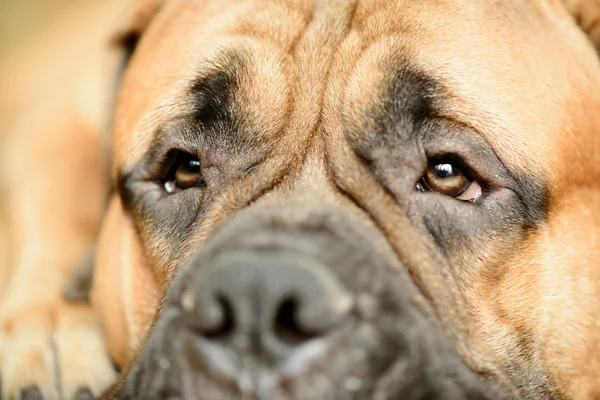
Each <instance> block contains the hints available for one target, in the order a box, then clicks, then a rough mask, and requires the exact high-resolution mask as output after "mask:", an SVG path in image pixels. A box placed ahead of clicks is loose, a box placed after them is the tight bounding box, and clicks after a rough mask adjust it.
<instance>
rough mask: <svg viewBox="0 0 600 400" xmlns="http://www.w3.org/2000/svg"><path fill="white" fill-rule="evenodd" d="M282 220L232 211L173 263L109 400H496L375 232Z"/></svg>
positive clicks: (299, 217)
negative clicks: (142, 338)
mask: <svg viewBox="0 0 600 400" xmlns="http://www.w3.org/2000/svg"><path fill="white" fill-rule="evenodd" d="M306 209H307V208H306V207H303V210H306ZM288 211H289V212H288ZM288 211H278V212H277V213H274V212H263V213H258V212H251V211H248V212H246V211H244V212H241V213H240V215H237V216H235V217H232V218H231V221H229V222H228V223H226V224H225V225H224V227H223V228H221V229H219V231H218V232H217V233H216V234H215V235H214V236H213V238H211V240H209V242H208V243H207V244H205V245H204V246H202V248H201V249H200V250H199V251H198V253H197V254H196V256H194V257H193V258H192V260H191V261H190V262H188V263H187V264H186V265H185V266H184V267H182V269H181V270H180V272H179V274H178V276H177V277H176V278H175V280H174V281H173V282H172V284H171V286H170V288H169V292H168V295H167V297H166V300H165V302H164V304H163V307H162V312H161V314H160V316H159V317H158V319H157V322H156V324H155V327H154V329H153V332H152V333H151V335H150V337H149V339H148V341H147V343H146V345H145V347H144V351H143V352H142V354H141V356H140V357H139V359H138V362H137V363H136V365H135V366H134V368H133V370H132V371H130V373H129V374H128V376H127V379H126V380H125V383H124V385H123V387H122V389H121V390H120V393H119V395H118V398H120V399H171V400H176V399H181V400H188V399H189V400H192V399H194V400H196V399H202V400H204V399H206V400H219V399H272V400H278V399H315V400H316V399H319V400H325V399H336V400H337V399H382V400H383V399H400V398H402V399H432V398H436V399H458V398H465V399H470V398H478V399H483V398H497V397H496V394H495V392H494V391H492V390H491V388H489V387H487V384H483V383H482V382H481V380H480V379H479V378H478V377H477V376H475V374H473V373H472V372H470V371H469V370H468V369H467V368H466V367H465V366H464V364H463V363H462V362H461V361H460V359H459V357H458V356H457V354H456V353H455V351H454V349H453V348H452V346H451V345H450V344H449V341H448V340H447V338H446V337H445V336H444V335H443V334H442V333H441V332H442V329H441V328H440V326H439V325H438V323H437V322H436V320H435V318H432V317H431V316H429V317H428V316H426V313H423V312H422V310H418V309H417V307H416V306H415V304H413V301H412V300H411V299H413V298H414V295H415V293H417V292H416V288H415V287H414V285H413V284H412V282H411V280H410V279H409V277H408V273H407V272H406V270H405V269H404V268H402V266H401V265H400V263H399V262H398V261H397V259H396V261H395V263H396V265H391V263H393V262H394V261H392V260H394V256H393V252H391V250H389V249H388V250H389V253H390V254H387V256H386V255H385V254H382V251H383V252H384V253H385V251H386V249H384V248H383V246H381V242H380V243H379V244H378V245H375V240H374V239H373V238H374V237H377V235H379V237H381V234H380V233H378V232H377V231H376V230H375V229H374V228H371V227H369V226H366V225H365V224H364V223H361V222H360V221H357V220H355V219H354V218H353V217H352V216H350V215H346V214H345V213H343V212H341V211H338V210H329V209H323V207H315V208H313V209H311V210H310V211H304V212H303V213H300V212H299V211H298V210H297V209H291V210H288Z"/></svg>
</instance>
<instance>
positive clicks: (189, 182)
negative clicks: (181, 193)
mask: <svg viewBox="0 0 600 400" xmlns="http://www.w3.org/2000/svg"><path fill="white" fill-rule="evenodd" d="M199 186H204V177H203V176H202V171H201V170H200V160H199V159H198V157H196V156H193V155H191V154H189V153H183V152H181V153H179V154H177V155H176V157H175V161H174V162H173V164H172V166H171V169H170V170H169V173H168V175H167V179H166V181H165V190H166V191H167V192H168V193H174V192H176V191H178V190H183V189H189V188H192V187H199Z"/></svg>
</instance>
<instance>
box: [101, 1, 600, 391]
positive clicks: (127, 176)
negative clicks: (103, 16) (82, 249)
mask: <svg viewBox="0 0 600 400" xmlns="http://www.w3.org/2000/svg"><path fill="white" fill-rule="evenodd" d="M567 3H568V4H563V3H562V2H559V1H550V0H531V1H522V0H514V1H513V0H506V1H489V0H473V1H460V0H448V1H438V0H427V1H401V0H398V1H390V0H381V1H378V0H377V1H376V0H369V1H367V0H361V1H345V0H344V1H336V0H329V1H325V0H314V1H312V0H298V1H292V0H290V1H287V0H273V1H258V0H248V1H233V0H231V1H222V0H220V1H209V0H202V1H201V0H197V1H192V0H189V1H186V0H173V1H164V2H163V1H142V2H141V3H140V5H139V9H138V10H137V11H136V12H135V13H134V16H133V17H132V19H131V20H132V22H131V24H130V29H129V30H126V31H124V32H125V33H124V34H123V35H122V37H123V38H124V39H125V40H124V42H125V43H126V44H127V45H128V46H129V47H130V48H132V47H133V44H134V42H135V41H137V42H138V43H137V46H136V48H135V51H134V52H133V56H132V58H131V60H130V62H129V64H128V66H127V69H126V71H125V75H124V77H123V80H122V84H121V87H120V94H119V99H118V106H117V109H116V113H115V125H114V137H113V153H112V157H113V177H114V183H115V188H116V190H115V194H114V196H113V198H112V200H111V203H110V207H109V209H108V212H107V215H106V218H105V223H104V226H103V230H102V235H101V239H100V244H99V249H98V258H97V272H96V280H95V287H94V293H93V300H94V304H95V306H96V308H97V309H98V311H99V313H100V314H101V316H102V318H103V322H104V326H105V330H106V333H107V338H108V343H109V348H110V351H111V354H112V355H113V357H114V358H115V359H116V361H117V362H118V364H120V365H121V366H123V367H125V368H126V372H127V374H126V377H125V378H124V379H123V380H122V382H121V384H120V385H118V387H117V388H115V389H114V390H113V392H112V393H113V395H115V396H118V397H119V398H123V399H125V398H143V399H154V398H156V399H158V398H161V399H162V398H165V399H166V398H169V399H171V398H172V399H210V400H215V399H232V398H244V399H246V398H248V399H250V398H261V399H267V398H268V399H350V398H361V399H362V398H365V399H366V398H369V399H398V398H411V399H417V398H427V399H430V398H448V399H451V398H452V399H454V398H515V397H518V396H519V395H523V396H526V397H530V398H540V397H560V396H572V397H577V398H585V397H586V396H588V397H591V396H593V395H594V394H596V395H597V394H598V393H600V384H599V383H598V382H600V375H599V374H600V373H599V372H598V371H600V369H599V368H596V367H598V366H599V364H600V353H598V350H597V348H598V345H600V343H598V341H599V340H600V328H598V321H599V320H600V319H599V318H600V309H599V308H598V307H597V305H595V301H596V300H597V299H598V297H597V296H598V293H599V292H600V272H598V271H600V270H598V266H597V263H598V261H597V259H598V255H599V252H600V212H599V211H598V204H600V118H598V112H599V111H600V63H599V59H598V55H597V53H596V51H595V49H594V46H593V42H592V41H591V40H590V37H591V38H593V37H594V35H597V34H598V32H597V31H598V29H597V28H598V21H599V20H598V15H599V12H600V7H598V3H597V2H595V1H594V0H590V1H587V2H586V1H583V2H567ZM586 7H589V8H586ZM573 16H575V18H573ZM577 22H579V24H578V23H577ZM582 27H583V29H582ZM594 29H596V31H594ZM586 31H587V33H588V34H587V35H586ZM137 39H139V41H138V40H137ZM147 332H148V335H146V333H147Z"/></svg>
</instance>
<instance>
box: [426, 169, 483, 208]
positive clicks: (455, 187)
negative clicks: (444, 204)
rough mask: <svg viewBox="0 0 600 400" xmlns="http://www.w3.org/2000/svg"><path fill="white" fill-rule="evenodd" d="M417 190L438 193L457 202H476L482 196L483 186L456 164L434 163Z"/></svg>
mask: <svg viewBox="0 0 600 400" xmlns="http://www.w3.org/2000/svg"><path fill="white" fill-rule="evenodd" d="M417 189H418V190H420V191H422V192H425V191H430V192H437V193H440V194H443V195H446V196H450V197H454V198H455V199H457V200H463V201H471V202H475V201H477V199H479V197H480V196H481V186H480V185H479V183H477V182H476V181H474V180H472V179H470V178H469V177H468V176H467V175H466V174H465V173H464V172H463V171H462V170H461V169H460V167H458V166H457V165H456V164H455V163H452V162H449V161H432V162H430V163H429V166H428V167H427V171H426V173H425V176H424V177H423V178H422V179H421V181H420V182H419V183H418V184H417Z"/></svg>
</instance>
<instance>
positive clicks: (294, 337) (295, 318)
mask: <svg viewBox="0 0 600 400" xmlns="http://www.w3.org/2000/svg"><path fill="white" fill-rule="evenodd" d="M299 309H300V306H299V303H298V300H297V299H295V298H287V299H285V300H283V302H282V303H281V305H280V306H279V308H278V309H277V312H276V314H275V322H274V325H275V326H274V332H275V335H277V337H278V338H279V340H281V341H282V342H283V343H285V344H287V345H289V346H295V345H299V344H301V343H303V342H306V341H308V340H310V339H313V338H315V337H316V336H318V332H316V331H312V330H310V329H307V328H306V327H304V326H302V325H301V323H300V321H299Z"/></svg>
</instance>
